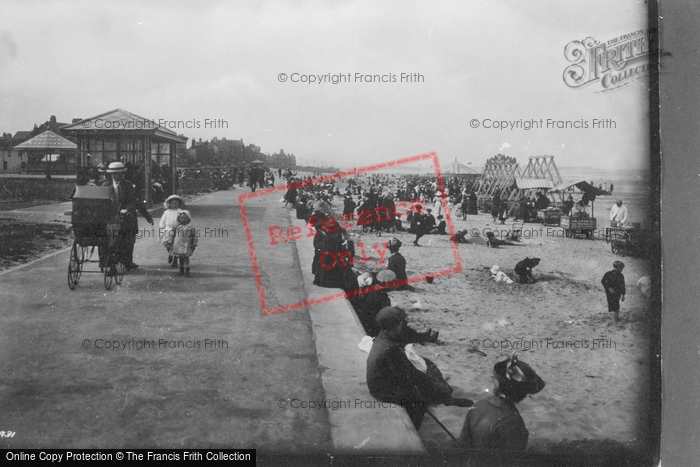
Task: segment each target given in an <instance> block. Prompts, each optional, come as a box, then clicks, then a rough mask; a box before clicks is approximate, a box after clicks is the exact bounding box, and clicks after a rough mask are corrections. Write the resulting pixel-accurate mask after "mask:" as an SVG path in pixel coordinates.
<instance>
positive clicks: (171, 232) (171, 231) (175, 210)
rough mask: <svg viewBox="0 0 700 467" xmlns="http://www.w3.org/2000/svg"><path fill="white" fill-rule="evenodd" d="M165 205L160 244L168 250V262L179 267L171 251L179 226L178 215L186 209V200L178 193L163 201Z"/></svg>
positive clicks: (160, 225)
mask: <svg viewBox="0 0 700 467" xmlns="http://www.w3.org/2000/svg"><path fill="white" fill-rule="evenodd" d="M163 207H164V208H165V211H164V212H163V215H162V216H161V218H160V224H159V226H158V237H159V241H160V244H161V245H163V246H164V247H165V249H166V250H168V264H170V265H171V266H172V267H177V257H173V255H172V253H171V251H172V248H173V240H174V239H175V229H176V228H177V226H178V221H177V217H178V215H179V214H180V213H181V212H182V210H183V209H185V202H184V201H183V200H182V198H180V197H179V196H178V195H172V196H169V197H168V199H166V200H165V202H163Z"/></svg>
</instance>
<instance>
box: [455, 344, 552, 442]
mask: <svg viewBox="0 0 700 467" xmlns="http://www.w3.org/2000/svg"><path fill="white" fill-rule="evenodd" d="M493 373H494V394H493V395H492V396H490V397H488V398H486V399H482V400H480V401H479V402H477V403H476V405H475V406H474V409H472V410H470V411H469V412H467V416H466V418H465V419H464V425H463V426H462V432H461V433H460V435H459V442H460V444H461V445H462V446H464V447H466V448H469V449H491V450H501V451H524V450H525V448H527V440H528V435H529V433H528V431H527V428H526V427H525V422H524V421H523V417H522V416H521V415H520V412H518V409H517V408H516V407H515V404H517V403H518V402H520V401H522V400H523V399H525V397H527V396H528V395H529V394H537V393H538V392H540V391H541V390H542V389H544V386H545V383H544V381H543V380H542V378H540V377H539V376H537V373H535V371H534V370H533V369H532V368H531V367H530V365H528V364H527V363H525V362H521V361H519V360H518V358H517V356H516V355H512V356H511V357H510V358H508V359H506V360H504V361H502V362H498V363H496V364H495V365H494V367H493Z"/></svg>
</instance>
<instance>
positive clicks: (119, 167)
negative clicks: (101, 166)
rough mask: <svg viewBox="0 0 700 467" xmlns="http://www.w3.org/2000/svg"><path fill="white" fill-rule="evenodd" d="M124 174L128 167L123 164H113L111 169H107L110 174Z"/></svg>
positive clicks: (110, 165)
mask: <svg viewBox="0 0 700 467" xmlns="http://www.w3.org/2000/svg"><path fill="white" fill-rule="evenodd" d="M124 172H126V167H124V164H122V163H121V162H112V163H111V164H109V167H107V173H108V174H117V173H124Z"/></svg>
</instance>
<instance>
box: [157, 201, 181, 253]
mask: <svg viewBox="0 0 700 467" xmlns="http://www.w3.org/2000/svg"><path fill="white" fill-rule="evenodd" d="M181 212H182V210H181V209H166V210H165V212H163V215H162V216H161V218H160V224H159V225H158V241H160V243H161V245H167V244H172V243H173V238H174V237H175V232H174V230H175V228H176V227H177V226H178V221H177V216H179V215H180V213H181Z"/></svg>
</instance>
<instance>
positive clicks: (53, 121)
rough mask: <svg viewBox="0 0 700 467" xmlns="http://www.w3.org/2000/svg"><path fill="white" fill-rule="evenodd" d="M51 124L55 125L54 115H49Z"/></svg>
mask: <svg viewBox="0 0 700 467" xmlns="http://www.w3.org/2000/svg"><path fill="white" fill-rule="evenodd" d="M51 123H56V116H55V115H51Z"/></svg>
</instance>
